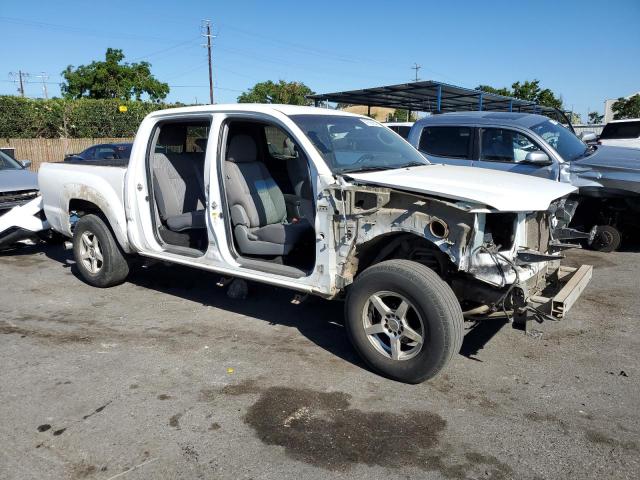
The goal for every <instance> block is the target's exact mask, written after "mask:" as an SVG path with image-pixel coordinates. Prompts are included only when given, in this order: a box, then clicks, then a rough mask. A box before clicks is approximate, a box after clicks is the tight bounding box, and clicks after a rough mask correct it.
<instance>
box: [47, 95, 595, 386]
mask: <svg viewBox="0 0 640 480" xmlns="http://www.w3.org/2000/svg"><path fill="white" fill-rule="evenodd" d="M39 182H40V188H41V191H42V197H43V201H44V210H45V213H46V216H47V218H48V219H49V222H50V224H51V227H52V228H53V229H55V230H56V231H58V232H61V233H63V234H64V235H66V236H69V237H71V236H72V237H73V253H74V257H75V260H76V262H77V269H78V271H79V273H80V274H81V276H82V278H83V279H84V280H85V281H86V282H87V283H89V284H91V285H94V286H97V287H109V286H112V285H116V284H119V283H121V282H123V281H125V279H126V277H127V274H128V273H129V271H130V268H132V267H131V265H132V264H133V263H132V259H134V258H136V257H146V258H149V259H157V260H161V261H164V262H173V263H177V264H181V265H187V266H190V267H194V268H201V269H205V270H210V271H213V272H217V273H219V274H221V276H222V277H223V280H222V282H221V283H226V281H227V279H228V278H231V277H233V278H236V279H246V280H252V281H257V282H264V283H268V284H272V285H277V286H281V287H286V288H289V289H293V290H295V291H297V292H299V295H302V296H304V295H305V294H313V295H318V296H321V297H325V298H327V299H345V317H346V320H345V325H346V331H347V334H348V336H349V338H350V340H351V342H352V343H353V345H354V347H355V349H356V350H357V351H358V352H359V354H360V355H361V356H362V358H363V359H364V360H365V361H366V362H367V363H368V364H369V365H370V366H371V367H372V368H373V369H375V370H377V371H378V372H380V373H382V374H384V375H386V376H389V377H391V378H394V379H397V380H400V381H404V382H413V383H415V382H420V381H423V380H425V379H429V378H431V377H433V376H434V375H436V374H437V373H438V372H439V371H441V370H442V369H443V368H444V367H445V365H446V364H447V363H448V362H449V361H450V360H451V358H452V356H453V355H454V354H455V353H456V352H458V350H459V349H460V346H461V343H462V338H463V320H464V316H465V314H467V315H476V316H477V315H480V314H484V315H491V313H492V312H497V311H503V310H504V311H505V312H506V313H507V314H508V315H510V316H513V317H514V318H516V317H517V318H520V317H521V316H522V314H524V313H525V312H526V311H527V310H529V311H532V312H533V313H534V314H535V315H537V316H539V317H540V318H544V317H549V316H553V317H555V318H562V317H564V316H565V315H566V312H567V310H568V309H569V308H570V307H571V305H572V304H573V303H574V302H575V300H576V298H577V297H578V296H579V294H580V292H581V291H582V290H583V289H584V288H585V286H586V285H587V283H588V281H589V279H590V276H591V267H590V266H582V267H580V268H579V269H577V270H576V269H568V268H565V267H560V265H559V264H560V258H561V256H560V255H557V249H559V248H563V246H562V245H561V244H559V243H557V242H556V241H555V239H554V238H553V229H554V225H556V223H557V222H558V218H561V217H562V216H563V215H564V213H563V212H564V210H563V201H564V197H566V196H567V195H568V194H570V193H571V192H572V191H573V190H574V188H573V187H571V186H570V185H565V184H561V183H557V182H551V181H548V180H543V179H537V178H530V177H526V176H521V175H514V174H510V173H505V172H491V171H478V170H476V169H470V168H464V167H450V166H442V165H431V164H429V162H428V161H427V160H425V159H424V157H423V156H422V155H420V153H419V152H418V151H417V150H416V149H414V148H413V147H412V146H411V145H409V143H407V142H406V141H405V140H404V139H402V138H401V137H400V136H398V135H397V134H395V133H394V132H392V131H390V130H389V129H387V128H385V127H383V126H382V125H381V124H379V123H377V122H375V121H373V120H371V119H369V118H367V117H363V116H359V115H353V114H348V113H344V112H339V111H332V110H325V109H316V108H311V107H298V106H286V105H258V104H254V105H251V104H245V105H216V106H198V107H187V108H176V109H171V110H165V111H158V112H154V113H152V114H150V115H148V116H147V117H146V118H145V119H144V120H143V122H142V124H141V125H140V127H139V130H138V133H137V135H136V138H135V141H134V144H133V149H132V152H131V157H130V160H129V164H128V166H127V167H126V168H124V167H117V166H100V165H95V166H94V165H73V164H71V165H70V164H45V165H43V166H42V167H41V169H40V175H39ZM553 288H555V289H556V291H557V290H558V289H560V291H559V292H558V293H557V294H556V295H555V296H552V295H551V294H549V289H553ZM552 293H553V292H552ZM543 295H544V296H543ZM265 301H268V300H267V299H265Z"/></svg>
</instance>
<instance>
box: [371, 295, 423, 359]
mask: <svg viewBox="0 0 640 480" xmlns="http://www.w3.org/2000/svg"><path fill="white" fill-rule="evenodd" d="M362 326H363V328H364V332H365V334H366V335H367V339H368V340H369V342H370V343H371V345H373V347H374V348H375V349H376V351H377V352H378V353H380V354H381V355H383V356H384V357H386V358H389V359H391V360H398V361H404V360H409V359H411V358H413V357H415V356H416V355H418V353H420V352H421V351H422V348H423V346H424V343H425V336H426V329H425V324H424V321H423V320H422V317H421V316H420V314H419V313H418V310H417V309H416V308H415V306H414V305H413V303H411V301H409V300H408V299H407V298H406V297H404V296H402V295H400V294H398V293H395V292H390V291H379V292H376V293H374V294H372V295H371V296H369V298H368V299H367V301H366V302H365V305H364V308H363V311H362Z"/></svg>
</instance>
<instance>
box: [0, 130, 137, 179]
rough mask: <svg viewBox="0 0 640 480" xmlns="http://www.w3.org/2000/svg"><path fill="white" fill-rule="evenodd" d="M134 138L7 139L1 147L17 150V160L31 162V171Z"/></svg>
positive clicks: (130, 140)
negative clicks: (100, 146)
mask: <svg viewBox="0 0 640 480" xmlns="http://www.w3.org/2000/svg"><path fill="white" fill-rule="evenodd" d="M132 141H133V138H5V139H0V147H3V148H4V147H9V148H15V157H16V159H17V160H31V162H32V163H31V170H33V171H34V172H37V171H38V168H39V167H40V164H41V163H43V162H61V161H62V160H64V156H65V155H66V154H69V153H80V152H81V151H83V150H84V149H86V148H89V147H90V146H91V145H95V144H97V143H119V142H132Z"/></svg>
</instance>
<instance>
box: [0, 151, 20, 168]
mask: <svg viewBox="0 0 640 480" xmlns="http://www.w3.org/2000/svg"><path fill="white" fill-rule="evenodd" d="M0 157H2V162H6V163H8V164H9V165H11V164H14V165H15V167H14V168H12V167H7V168H4V167H0V170H24V165H22V164H21V163H20V162H19V161H18V160H16V159H15V158H12V157H11V155H9V154H7V153H5V152H3V151H2V150H0Z"/></svg>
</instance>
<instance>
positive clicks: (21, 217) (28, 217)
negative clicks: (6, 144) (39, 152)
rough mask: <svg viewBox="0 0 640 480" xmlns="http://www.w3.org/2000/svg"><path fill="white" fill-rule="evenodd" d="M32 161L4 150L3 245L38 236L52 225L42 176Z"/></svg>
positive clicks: (0, 159)
mask: <svg viewBox="0 0 640 480" xmlns="http://www.w3.org/2000/svg"><path fill="white" fill-rule="evenodd" d="M30 165H31V162H30V161H28V160H22V161H18V160H14V159H13V158H11V157H10V156H9V155H7V154H6V153H4V152H0V249H6V248H7V247H12V246H13V245H15V244H16V243H17V242H19V241H21V240H26V239H30V238H37V237H38V235H42V234H43V233H44V232H45V231H46V230H47V229H48V227H49V225H48V223H47V221H46V219H45V217H44V214H43V212H42V199H41V198H40V194H39V192H38V177H37V175H36V174H35V173H33V172H31V171H29V170H28V167H29V166H30Z"/></svg>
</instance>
